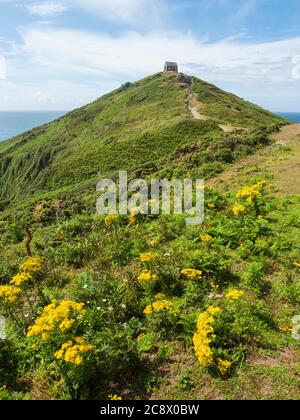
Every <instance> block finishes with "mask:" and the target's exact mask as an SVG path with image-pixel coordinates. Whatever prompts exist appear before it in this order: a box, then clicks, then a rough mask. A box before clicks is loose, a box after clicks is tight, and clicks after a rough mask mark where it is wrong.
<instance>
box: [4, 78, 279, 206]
mask: <svg viewBox="0 0 300 420" xmlns="http://www.w3.org/2000/svg"><path fill="white" fill-rule="evenodd" d="M189 91H192V93H193V95H194V98H195V99H196V100H197V101H198V106H199V109H201V113H203V114H205V116H206V117H205V118H206V119H205V120H201V121H200V120H195V119H194V118H193V116H192V114H191V112H190V111H189V107H188V94H189ZM282 123H285V120H283V119H282V118H281V117H278V116H275V115H273V114H271V113H269V112H267V111H265V110H263V109H261V108H259V107H257V106H254V105H252V104H250V103H248V102H246V101H243V100H242V99H239V98H237V97H236V96H234V95H231V94H229V93H226V92H223V91H222V90H220V89H218V88H216V87H215V86H213V85H209V84H208V83H205V82H203V81H201V80H199V79H196V78H187V77H185V76H182V75H180V76H176V75H166V74H156V75H154V76H151V77H148V78H146V79H144V80H141V81H139V82H137V83H134V84H130V85H125V86H123V87H122V88H120V89H118V90H117V91H115V92H112V93H111V94H108V95H105V96H104V97H102V98H100V99H99V100H97V101H95V102H94V103H92V104H90V105H87V106H85V107H83V108H80V109H78V110H76V111H74V112H71V113H69V114H67V115H66V116H64V117H62V118H60V119H59V120H57V121H55V122H53V123H50V124H47V125H45V126H43V127H39V128H36V129H33V130H32V131H30V132H27V133H25V134H23V135H21V136H18V137H16V138H13V139H11V140H8V141H5V142H3V143H1V144H0V209H1V208H2V209H4V208H5V207H6V205H7V204H8V201H13V202H14V203H16V204H17V205H18V204H19V203H20V200H21V199H22V203H23V204H24V203H25V202H26V200H29V201H30V200H31V202H32V201H33V202H36V201H37V200H38V199H39V198H41V197H42V196H43V195H51V194H52V196H56V195H57V194H59V193H60V192H61V191H65V190H72V189H76V188H77V187H79V186H80V185H82V184H83V183H86V182H87V181H89V180H92V182H93V184H92V185H93V186H94V184H95V179H96V178H97V177H99V176H101V177H113V176H114V175H115V174H116V173H117V172H118V171H119V170H125V169H126V170H128V171H130V172H131V173H132V174H133V175H143V176H146V175H147V174H154V173H157V172H158V173H159V172H160V169H161V168H162V167H163V171H162V172H163V174H167V175H169V176H173V175H176V176H182V175H186V174H187V172H188V169H192V171H191V172H192V175H193V176H196V175H199V176H205V177H211V176H212V175H214V174H216V173H218V172H221V171H222V170H223V166H224V163H226V162H227V161H229V162H230V161H232V160H234V159H236V158H239V157H240V156H242V155H245V154H248V153H250V152H251V151H252V152H253V151H254V149H255V147H257V146H259V145H261V144H264V143H266V142H267V136H266V132H267V131H268V130H270V129H274V128H275V127H276V126H277V125H280V124H282ZM220 124H227V125H230V126H231V127H232V129H234V127H236V128H237V132H236V133H235V135H234V136H232V135H230V134H229V133H227V134H226V133H224V131H223V130H222V128H220V126H219V125H220ZM258 131H259V133H258ZM189 149H192V150H193V152H192V153H188V152H187V150H189ZM207 162H209V164H208V165H207Z"/></svg>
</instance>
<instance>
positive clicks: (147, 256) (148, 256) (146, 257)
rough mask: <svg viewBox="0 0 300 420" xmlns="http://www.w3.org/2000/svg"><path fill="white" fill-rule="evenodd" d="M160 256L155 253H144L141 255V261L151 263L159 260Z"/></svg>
mask: <svg viewBox="0 0 300 420" xmlns="http://www.w3.org/2000/svg"><path fill="white" fill-rule="evenodd" d="M157 257H158V255H157V254H156V253H154V252H144V253H143V254H141V255H140V261H141V262H146V263H150V262H153V261H155V260H156V259H157Z"/></svg>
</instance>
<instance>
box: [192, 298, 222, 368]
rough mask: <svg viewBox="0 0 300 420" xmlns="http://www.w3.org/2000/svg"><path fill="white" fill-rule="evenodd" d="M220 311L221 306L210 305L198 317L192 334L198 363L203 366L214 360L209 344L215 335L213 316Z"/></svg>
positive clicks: (210, 363)
mask: <svg viewBox="0 0 300 420" xmlns="http://www.w3.org/2000/svg"><path fill="white" fill-rule="evenodd" d="M221 313H222V309H221V308H218V307H213V306H210V307H209V308H208V309H207V311H205V312H202V313H201V314H200V315H199V318H198V322H197V332H196V333H195V334H194V337H193V343H194V350H195V353H196V356H197V358H198V360H199V362H200V364H201V365H202V366H204V367H207V366H210V365H212V364H213V362H214V354H213V349H212V346H211V344H212V343H213V342H214V340H215V338H216V336H215V334H214V327H213V325H214V323H215V317H216V316H218V315H220V314H221Z"/></svg>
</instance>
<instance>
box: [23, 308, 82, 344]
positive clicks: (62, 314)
mask: <svg viewBox="0 0 300 420" xmlns="http://www.w3.org/2000/svg"><path fill="white" fill-rule="evenodd" d="M84 312H85V310H84V303H77V302H74V301H72V300H63V301H62V302H60V303H58V302H56V301H53V302H52V303H51V304H50V305H48V306H46V307H45V308H44V310H43V313H42V315H41V316H40V318H38V319H37V320H36V321H35V324H34V325H33V326H31V327H30V328H29V330H28V333H27V337H34V336H37V337H40V338H41V339H42V340H43V341H47V340H48V338H49V335H50V334H51V332H53V330H54V329H55V328H56V327H58V328H59V329H60V331H61V332H66V331H68V330H69V329H70V328H71V327H72V326H73V324H74V323H75V320H76V318H77V317H78V316H80V315H83V314H84Z"/></svg>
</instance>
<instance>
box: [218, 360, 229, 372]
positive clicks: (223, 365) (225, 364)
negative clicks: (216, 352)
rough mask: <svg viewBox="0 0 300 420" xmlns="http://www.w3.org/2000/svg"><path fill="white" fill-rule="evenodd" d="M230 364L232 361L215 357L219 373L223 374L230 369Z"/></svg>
mask: <svg viewBox="0 0 300 420" xmlns="http://www.w3.org/2000/svg"><path fill="white" fill-rule="evenodd" d="M231 366H232V363H231V362H229V360H222V359H217V367H218V369H219V371H220V373H221V374H222V375H223V376H225V375H227V373H228V371H229V370H230V368H231Z"/></svg>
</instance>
